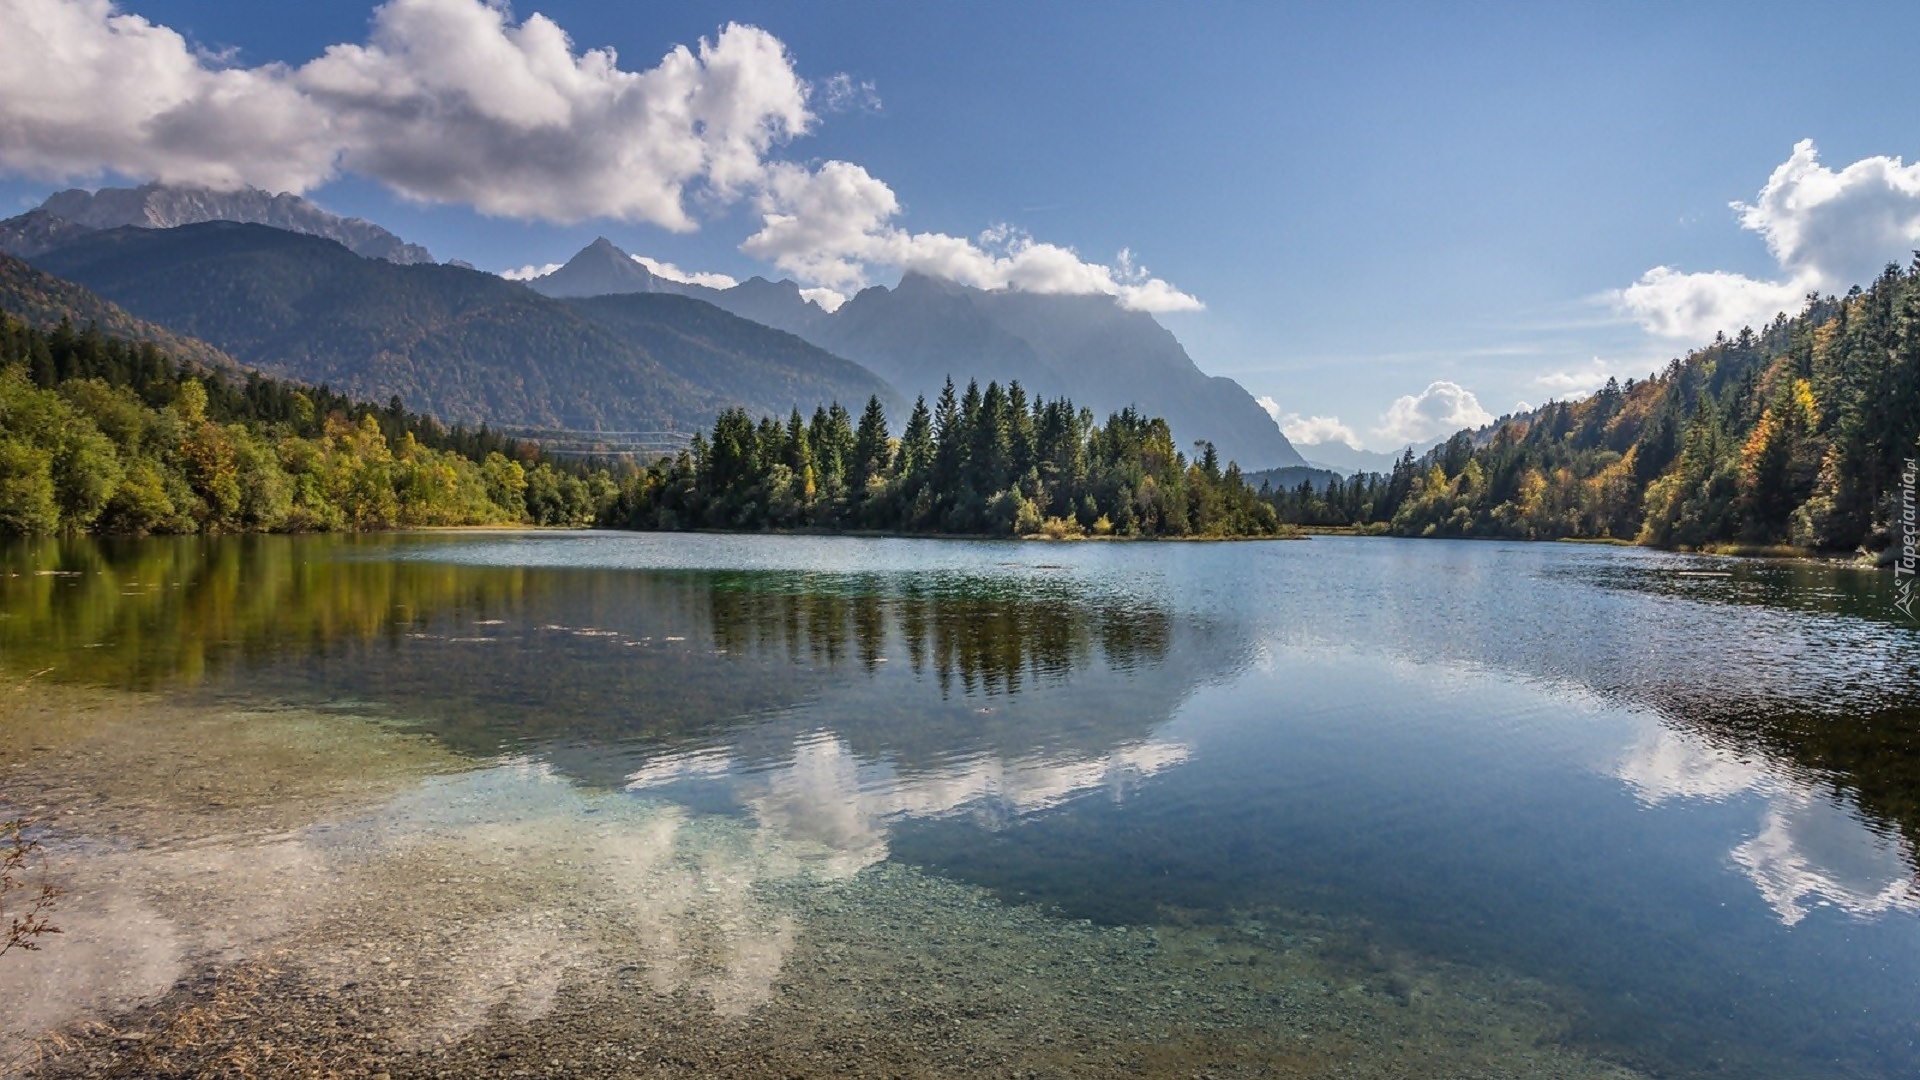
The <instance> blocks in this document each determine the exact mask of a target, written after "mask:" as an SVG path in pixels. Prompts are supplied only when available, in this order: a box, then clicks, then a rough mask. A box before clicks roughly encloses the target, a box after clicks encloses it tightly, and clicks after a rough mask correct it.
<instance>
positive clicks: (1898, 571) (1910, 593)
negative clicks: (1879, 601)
mask: <svg viewBox="0 0 1920 1080" xmlns="http://www.w3.org/2000/svg"><path fill="white" fill-rule="evenodd" d="M1917 460H1920V459H1915V458H1908V459H1907V460H1906V464H1905V467H1904V468H1902V469H1901V470H1900V518H1899V525H1900V557H1899V558H1897V559H1895V560H1894V561H1893V606H1894V607H1896V608H1899V609H1900V613H1901V614H1902V615H1905V616H1906V617H1907V618H1909V619H1912V618H1915V616H1914V614H1913V602H1914V600H1916V599H1920V597H1916V596H1915V595H1914V582H1915V578H1914V573H1915V571H1916V570H1920V567H1917V566H1916V565H1915V563H1916V561H1920V521H1917V520H1916V516H1915V512H1914V481H1915V479H1916V475H1920V467H1916V461H1917Z"/></svg>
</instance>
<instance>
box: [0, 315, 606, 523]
mask: <svg viewBox="0 0 1920 1080" xmlns="http://www.w3.org/2000/svg"><path fill="white" fill-rule="evenodd" d="M612 493H613V481H612V480H611V479H610V478H609V477H608V476H607V475H606V474H605V473H604V472H598V471H590V470H588V469H585V468H583V467H579V466H563V467H560V468H556V467H555V465H553V464H551V463H548V462H544V461H539V460H537V455H535V454H533V453H532V452H531V450H530V449H529V448H523V447H518V446H516V445H514V444H513V443H511V442H509V441H506V440H503V439H500V438H498V437H497V436H494V435H491V434H489V433H488V432H487V431H486V430H485V429H484V428H483V429H480V430H477V431H474V430H467V429H464V428H459V427H455V428H452V429H448V428H444V427H442V426H441V425H440V424H438V423H437V422H435V421H434V420H433V419H431V418H429V417H423V416H419V415H417V414H413V413H409V412H407V411H406V410H404V409H403V408H401V406H400V403H399V401H398V399H395V400H394V401H392V402H390V403H389V404H388V405H387V407H385V408H378V407H375V406H373V405H368V404H363V403H358V402H354V401H350V400H348V399H347V398H344V397H341V396H339V395H337V394H334V393H331V392H330V391H327V390H325V389H324V388H314V387H299V386H293V385H289V384H286V383H282V382H278V381H276V380H273V379H269V378H263V377H261V376H259V375H250V376H247V377H245V378H244V379H234V378H230V377H229V376H228V375H227V374H226V373H224V372H221V371H217V370H206V369H200V368H197V367H188V366H184V365H182V364H180V363H178V362H176V361H174V360H171V359H169V358H168V357H166V356H165V355H164V354H162V353H161V352H160V350H159V349H157V348H155V347H154V346H153V344H152V343H150V342H149V343H140V344H132V343H128V342H126V341H123V340H120V339H116V338H111V337H108V336H106V335H105V334H103V333H101V332H100V331H99V330H97V329H95V328H91V327H89V328H88V329H86V330H84V331H76V330H74V329H73V327H72V326H71V325H70V324H62V325H60V326H58V327H57V328H55V330H54V331H53V332H51V333H43V332H41V331H39V330H36V329H34V328H32V327H30V326H28V325H26V324H25V323H23V322H21V321H20V320H18V319H15V318H13V317H12V316H9V315H4V314H0V536H4V535H9V534H12V535H22V534H25V535H34V534H46V533H55V532H95V533H117V534H143V533H179V532H260V531H274V530H314V529H377V528H391V527H395V526H406V525H468V524H489V523H514V522H518V523H545V524H573V523H581V522H585V521H587V520H590V519H591V518H592V516H593V515H594V513H595V511H596V509H597V508H598V507H599V506H600V505H601V504H602V503H603V502H604V501H605V500H606V499H607V498H609V497H611V495H612Z"/></svg>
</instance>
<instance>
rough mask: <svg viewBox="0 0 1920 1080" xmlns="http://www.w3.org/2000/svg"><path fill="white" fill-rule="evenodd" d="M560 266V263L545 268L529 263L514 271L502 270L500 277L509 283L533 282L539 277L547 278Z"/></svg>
mask: <svg viewBox="0 0 1920 1080" xmlns="http://www.w3.org/2000/svg"><path fill="white" fill-rule="evenodd" d="M560 266H561V264H560V263H547V264H545V265H543V266H535V265H534V264H532V263H528V264H527V265H525V266H520V267H515V268H514V269H512V270H502V271H500V276H501V277H503V278H506V279H507V280H508V281H532V280H533V279H534V278H537V277H546V276H547V275H548V274H551V273H553V272H554V271H555V270H558V269H560Z"/></svg>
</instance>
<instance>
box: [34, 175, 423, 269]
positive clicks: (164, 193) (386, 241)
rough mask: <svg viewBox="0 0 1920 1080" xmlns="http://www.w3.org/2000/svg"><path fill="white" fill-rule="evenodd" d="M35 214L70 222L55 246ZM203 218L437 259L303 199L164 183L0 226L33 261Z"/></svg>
mask: <svg viewBox="0 0 1920 1080" xmlns="http://www.w3.org/2000/svg"><path fill="white" fill-rule="evenodd" d="M35 214H40V215H43V216H51V217H53V218H58V219H60V221H61V222H63V223H65V224H64V225H63V226H61V227H60V229H61V231H62V232H64V233H65V234H66V235H65V236H64V237H63V238H59V239H56V241H55V242H52V243H43V244H42V245H41V246H38V247H37V248H36V247H35V246H33V237H34V233H36V232H45V231H46V228H47V226H46V224H45V222H44V219H43V220H42V221H40V222H29V221H26V220H24V219H28V218H32V217H33V216H34V215H35ZM203 221H239V222H247V223H251V224H255V225H271V226H273V227H274V228H276V229H285V230H287V231H288V232H296V233H303V234H305V235H308V236H319V237H324V238H325V239H328V240H334V241H338V242H339V243H341V244H343V245H345V246H346V248H347V250H349V251H351V252H353V253H354V254H356V255H364V256H366V257H367V258H369V259H384V260H386V261H387V262H393V263H400V264H403V265H413V264H418V263H431V262H433V261H434V258H433V253H432V252H430V251H428V250H427V249H426V248H423V247H421V246H420V245H418V244H409V243H407V242H406V241H404V240H402V239H400V238H399V237H397V236H395V235H393V234H392V233H390V232H388V231H387V230H385V229H383V228H381V227H380V226H378V225H375V224H374V223H373V222H371V221H366V220H363V219H361V218H348V217H341V216H340V215H338V214H333V213H329V212H327V211H325V210H322V209H320V208H319V207H318V206H315V205H314V204H312V203H310V202H308V201H307V200H305V199H303V198H301V197H300V196H298V195H286V194H281V195H271V194H268V193H267V192H264V191H261V190H259V189H258V188H241V189H239V190H237V191H214V190H211V189H208V188H191V187H170V186H167V185H165V184H147V185H145V186H142V187H137V188H101V189H100V190H98V191H83V190H80V189H77V188H76V189H72V190H68V191H62V192H59V193H58V194H55V195H53V196H51V197H49V198H48V199H47V201H46V202H43V203H41V204H40V206H39V208H38V209H37V210H31V211H28V212H27V213H26V214H22V215H20V216H19V217H16V218H11V219H9V220H7V221H0V250H4V251H7V252H9V253H11V254H15V255H21V256H25V257H29V258H30V257H32V256H34V255H38V254H41V253H42V252H45V251H50V250H52V249H53V248H54V247H56V246H58V244H59V243H61V242H65V241H66V240H70V239H72V233H73V232H75V231H79V230H86V229H117V228H121V227H123V226H128V225H131V226H135V227H137V228H142V229H171V228H175V227H177V226H180V225H193V224H198V223H200V222H203ZM16 237H20V239H16Z"/></svg>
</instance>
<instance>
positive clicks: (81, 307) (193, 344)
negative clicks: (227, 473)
mask: <svg viewBox="0 0 1920 1080" xmlns="http://www.w3.org/2000/svg"><path fill="white" fill-rule="evenodd" d="M0 311H5V312H6V313H7V314H9V315H12V316H13V317H14V318H16V319H19V320H20V321H21V322H24V323H26V324H27V325H28V326H31V327H33V328H35V329H37V330H52V329H53V328H55V327H57V326H59V325H60V320H61V319H63V318H64V319H68V320H71V322H72V323H73V325H74V326H75V328H80V329H84V328H85V327H86V326H87V324H89V323H92V324H94V325H96V326H98V327H99V328H100V329H101V330H102V331H103V332H105V333H106V334H108V335H110V336H112V337H117V338H124V339H126V340H128V341H144V342H152V343H153V344H154V345H157V346H159V347H160V349H161V350H162V351H164V352H166V353H167V354H168V355H170V356H172V357H174V358H175V359H178V360H185V361H190V362H192V363H196V364H200V365H203V366H205V367H211V368H237V367H239V366H240V365H239V364H238V363H236V362H235V361H234V359H233V358H232V357H230V356H228V355H227V354H226V353H224V352H221V351H220V350H219V349H216V348H214V347H213V346H211V345H209V344H207V343H206V342H204V341H201V340H199V339H197V338H191V337H188V336H186V335H185V334H179V333H175V332H174V331H172V330H169V329H167V328H166V327H164V326H159V325H156V324H154V323H151V322H148V321H147V320H145V319H141V318H136V317H135V316H133V315H130V314H128V313H127V312H126V311H125V310H124V309H122V308H121V307H120V306H119V305H118V304H115V303H113V302H111V301H109V300H106V299H104V298H102V297H100V296H98V295H95V294H94V293H93V292H91V291H90V290H88V289H85V288H82V287H81V286H79V285H75V284H74V283H73V282H71V281H63V280H61V279H60V278H57V277H54V276H53V275H52V274H49V273H47V272H45V271H43V270H39V269H36V268H34V267H33V266H31V265H29V264H28V263H27V262H25V261H24V260H21V259H16V258H14V257H13V256H11V255H4V254H0Z"/></svg>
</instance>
